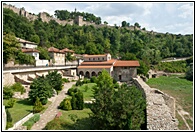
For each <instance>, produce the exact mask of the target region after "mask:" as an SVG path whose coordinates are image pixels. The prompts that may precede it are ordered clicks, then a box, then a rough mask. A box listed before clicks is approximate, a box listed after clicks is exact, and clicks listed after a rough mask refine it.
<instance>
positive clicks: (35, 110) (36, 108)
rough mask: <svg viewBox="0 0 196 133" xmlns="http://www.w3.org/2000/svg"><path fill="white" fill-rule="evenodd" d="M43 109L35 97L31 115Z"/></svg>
mask: <svg viewBox="0 0 196 133" xmlns="http://www.w3.org/2000/svg"><path fill="white" fill-rule="evenodd" d="M43 109H44V107H43V105H42V103H41V102H40V99H39V98H38V97H36V100H35V104H34V106H33V113H39V112H41V111H42V110H43Z"/></svg>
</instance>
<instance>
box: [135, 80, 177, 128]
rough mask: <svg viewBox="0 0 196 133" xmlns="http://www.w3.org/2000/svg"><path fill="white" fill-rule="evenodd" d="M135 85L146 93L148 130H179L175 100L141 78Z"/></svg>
mask: <svg viewBox="0 0 196 133" xmlns="http://www.w3.org/2000/svg"><path fill="white" fill-rule="evenodd" d="M133 82H134V84H135V85H136V86H137V87H138V88H139V89H141V90H143V91H142V92H144V93H145V98H146V103H147V108H146V113H147V129H148V130H178V120H177V119H175V99H174V98H173V97H171V96H168V95H167V94H165V93H163V92H161V91H160V90H157V89H153V88H150V87H149V86H148V85H147V84H146V83H145V82H144V81H143V80H142V79H141V78H134V81H133Z"/></svg>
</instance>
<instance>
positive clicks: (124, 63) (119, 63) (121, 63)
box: [114, 60, 140, 67]
mask: <svg viewBox="0 0 196 133" xmlns="http://www.w3.org/2000/svg"><path fill="white" fill-rule="evenodd" d="M118 66H140V64H139V61H120V60H118V61H116V62H115V63H114V67H118Z"/></svg>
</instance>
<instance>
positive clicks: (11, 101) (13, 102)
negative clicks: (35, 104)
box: [6, 98, 16, 108]
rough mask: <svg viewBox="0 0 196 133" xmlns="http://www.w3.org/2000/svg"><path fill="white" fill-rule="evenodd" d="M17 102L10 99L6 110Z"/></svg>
mask: <svg viewBox="0 0 196 133" xmlns="http://www.w3.org/2000/svg"><path fill="white" fill-rule="evenodd" d="M15 102H16V99H14V98H10V99H9V101H8V103H7V105H6V108H12V107H13V106H14V104H15Z"/></svg>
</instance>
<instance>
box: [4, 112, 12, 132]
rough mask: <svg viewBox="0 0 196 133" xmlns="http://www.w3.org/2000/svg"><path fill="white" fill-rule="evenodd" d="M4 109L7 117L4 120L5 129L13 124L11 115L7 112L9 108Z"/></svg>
mask: <svg viewBox="0 0 196 133" xmlns="http://www.w3.org/2000/svg"><path fill="white" fill-rule="evenodd" d="M5 111H6V115H7V118H6V121H7V123H6V129H8V128H11V127H12V126H13V123H12V116H11V114H10V112H9V109H6V110H5Z"/></svg>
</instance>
